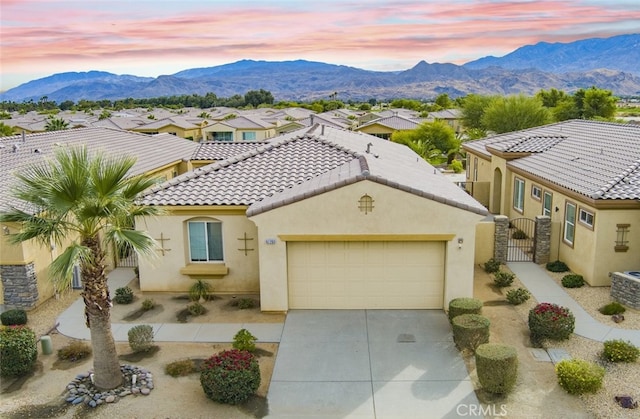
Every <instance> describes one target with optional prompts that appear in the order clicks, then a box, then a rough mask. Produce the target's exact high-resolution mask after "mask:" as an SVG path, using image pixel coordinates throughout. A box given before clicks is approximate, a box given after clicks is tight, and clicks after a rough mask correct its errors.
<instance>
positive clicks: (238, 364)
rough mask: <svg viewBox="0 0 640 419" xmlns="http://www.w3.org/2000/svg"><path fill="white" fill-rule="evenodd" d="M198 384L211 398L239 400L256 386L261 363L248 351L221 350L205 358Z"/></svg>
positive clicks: (245, 398)
mask: <svg viewBox="0 0 640 419" xmlns="http://www.w3.org/2000/svg"><path fill="white" fill-rule="evenodd" d="M200 384H201V385H202V389H203V390H204V393H205V394H206V395H207V397H208V398H210V399H211V400H214V401H217V402H220V403H227V404H239V403H242V402H244V401H245V400H247V399H248V398H249V396H251V395H252V394H254V393H255V392H256V390H258V387H259V386H260V366H259V365H258V361H256V358H255V357H254V356H253V354H252V353H251V352H248V351H241V350H238V349H231V350H228V351H222V352H220V353H218V354H216V355H214V356H212V357H211V358H209V359H207V360H205V362H204V365H203V367H202V371H201V372H200Z"/></svg>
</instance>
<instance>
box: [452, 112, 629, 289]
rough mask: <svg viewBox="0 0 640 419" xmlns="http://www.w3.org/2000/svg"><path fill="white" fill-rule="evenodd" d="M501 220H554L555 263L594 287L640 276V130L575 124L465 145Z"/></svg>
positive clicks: (474, 184)
mask: <svg viewBox="0 0 640 419" xmlns="http://www.w3.org/2000/svg"><path fill="white" fill-rule="evenodd" d="M463 148H464V149H465V150H466V151H467V173H466V187H467V190H468V191H469V193H471V195H473V196H474V197H475V198H476V199H478V201H480V202H481V203H483V204H484V205H485V206H486V207H487V208H489V209H490V211H491V212H492V213H494V214H502V215H506V216H508V217H509V218H510V219H515V218H522V217H524V218H534V217H536V216H540V215H544V216H548V217H550V218H551V222H552V223H551V224H552V235H551V237H552V239H551V259H552V260H556V259H559V260H561V261H563V262H565V263H566V264H567V265H568V266H569V267H570V268H571V270H572V271H574V272H575V273H578V274H580V275H583V276H584V279H585V280H586V281H587V282H588V283H589V284H591V285H609V284H610V278H609V274H610V272H615V271H631V270H640V126H635V125H627V124H615V123H607V122H596V121H585V120H571V121H565V122H560V123H555V124H550V125H545V126H541V127H537V128H531V129H526V130H522V131H516V132H511V133H507V134H501V135H496V136H493V137H488V138H485V139H482V140H478V141H473V142H467V143H464V144H463Z"/></svg>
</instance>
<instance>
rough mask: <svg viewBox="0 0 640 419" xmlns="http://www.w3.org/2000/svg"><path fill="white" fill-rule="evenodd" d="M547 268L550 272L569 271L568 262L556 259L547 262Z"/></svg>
mask: <svg viewBox="0 0 640 419" xmlns="http://www.w3.org/2000/svg"><path fill="white" fill-rule="evenodd" d="M547 270H548V271H550V272H567V271H568V270H569V267H568V266H567V264H566V263H564V262H561V261H559V260H556V261H554V262H549V263H547Z"/></svg>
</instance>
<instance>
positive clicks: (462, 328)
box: [452, 314, 491, 351]
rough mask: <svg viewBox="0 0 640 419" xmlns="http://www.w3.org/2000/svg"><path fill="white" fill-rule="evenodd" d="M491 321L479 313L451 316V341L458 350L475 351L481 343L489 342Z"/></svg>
mask: <svg viewBox="0 0 640 419" xmlns="http://www.w3.org/2000/svg"><path fill="white" fill-rule="evenodd" d="M490 325H491V322H490V321H489V319H487V318H486V317H484V316H481V315H479V314H461V315H460V316H456V317H454V318H453V322H452V326H453V342H454V343H455V344H456V347H457V348H458V350H461V351H462V350H464V349H470V350H472V351H475V350H476V348H477V347H478V346H480V345H482V344H483V343H488V342H489V326H490Z"/></svg>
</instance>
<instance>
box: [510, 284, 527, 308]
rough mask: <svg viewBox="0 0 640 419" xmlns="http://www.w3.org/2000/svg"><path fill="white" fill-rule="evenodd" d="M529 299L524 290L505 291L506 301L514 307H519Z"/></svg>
mask: <svg viewBox="0 0 640 419" xmlns="http://www.w3.org/2000/svg"><path fill="white" fill-rule="evenodd" d="M529 298H531V293H530V292H529V291H528V290H527V289H525V288H516V289H511V290H509V291H507V301H509V303H511V304H513V305H514V306H517V305H520V304H522V303H524V302H525V301H527V300H529Z"/></svg>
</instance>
